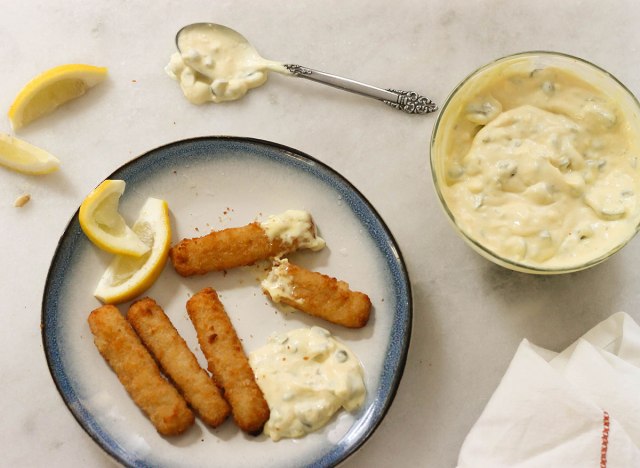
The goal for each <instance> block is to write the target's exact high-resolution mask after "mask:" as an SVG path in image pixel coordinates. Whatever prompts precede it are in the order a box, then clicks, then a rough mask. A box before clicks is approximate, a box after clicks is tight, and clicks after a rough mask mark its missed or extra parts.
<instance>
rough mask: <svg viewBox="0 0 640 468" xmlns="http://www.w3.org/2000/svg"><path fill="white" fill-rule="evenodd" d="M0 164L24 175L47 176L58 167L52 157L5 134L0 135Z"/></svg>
mask: <svg viewBox="0 0 640 468" xmlns="http://www.w3.org/2000/svg"><path fill="white" fill-rule="evenodd" d="M0 164H2V165H3V166H6V167H8V168H9V169H13V170H15V171H19V172H24V173H25V174H48V173H50V172H53V171H56V170H58V167H60V161H58V159H57V158H56V157H54V156H53V155H51V154H49V153H47V152H46V151H45V150H43V149H40V148H38V147H37V146H33V145H32V144H31V143H27V142H26V141H24V140H20V139H18V138H16V137H14V136H11V135H7V134H6V133H0Z"/></svg>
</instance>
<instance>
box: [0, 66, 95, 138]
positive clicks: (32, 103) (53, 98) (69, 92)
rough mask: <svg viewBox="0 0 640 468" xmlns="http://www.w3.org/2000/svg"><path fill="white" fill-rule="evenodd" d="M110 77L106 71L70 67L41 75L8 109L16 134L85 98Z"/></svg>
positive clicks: (25, 88)
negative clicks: (70, 103) (90, 90)
mask: <svg viewBox="0 0 640 468" xmlns="http://www.w3.org/2000/svg"><path fill="white" fill-rule="evenodd" d="M106 76H107V69H106V68H104V67H94V66H93V65H82V64H68V65H60V66H59V67H55V68H52V69H50V70H47V71H45V72H44V73H41V74H40V75H38V76H36V77H35V78H34V79H32V80H31V81H29V82H28V83H27V84H26V85H25V86H24V88H22V90H21V91H20V92H19V93H18V95H17V96H16V98H15V99H14V101H13V104H11V107H10V108H9V120H10V121H11V126H12V127H13V129H14V130H18V129H19V128H22V127H24V126H25V125H27V124H29V123H30V122H33V121H34V120H36V119H37V118H39V117H41V116H43V115H45V114H48V113H49V112H52V111H53V110H55V109H56V108H57V107H59V106H60V105H62V104H64V103H65V102H67V101H70V100H71V99H75V98H77V97H79V96H82V95H83V94H84V93H86V92H87V90H88V89H89V88H92V87H94V86H95V85H97V84H98V83H100V82H101V81H103V80H104V79H105V78H106Z"/></svg>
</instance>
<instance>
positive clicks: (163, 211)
mask: <svg viewBox="0 0 640 468" xmlns="http://www.w3.org/2000/svg"><path fill="white" fill-rule="evenodd" d="M133 231H134V232H135V233H136V234H137V235H138V236H139V237H140V238H141V239H142V240H143V241H144V242H145V244H146V245H147V246H149V248H150V251H149V252H148V253H146V254H145V255H143V256H142V257H137V258H136V257H131V256H127V255H117V256H115V257H114V259H113V260H112V261H111V263H110V264H109V266H108V267H107V269H106V270H105V272H104V274H103V275H102V277H101V278H100V281H99V282H98V286H97V287H96V289H95V291H94V295H95V296H96V297H97V298H98V299H99V300H100V301H102V302H103V303H105V304H118V303H121V302H126V301H128V300H131V299H133V298H135V297H136V296H139V295H140V294H142V293H143V292H145V291H146V290H147V289H149V288H150V287H151V285H153V283H155V281H156V280H157V279H158V276H160V273H162V270H163V269H164V266H165V264H166V262H167V258H168V256H169V247H170V245H171V225H170V222H169V207H168V205H167V202H166V201H164V200H159V199H157V198H148V199H147V201H146V202H145V204H144V205H143V207H142V209H141V210H140V214H139V216H138V219H137V220H136V222H135V223H134V225H133Z"/></svg>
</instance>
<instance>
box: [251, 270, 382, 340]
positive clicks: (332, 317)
mask: <svg viewBox="0 0 640 468" xmlns="http://www.w3.org/2000/svg"><path fill="white" fill-rule="evenodd" d="M261 286H262V290H263V291H264V292H265V294H266V295H267V296H269V297H270V298H271V300H272V301H274V302H282V303H283V304H287V305H289V306H291V307H293V308H295V309H298V310H300V311H302V312H305V313H307V314H309V315H313V316H315V317H319V318H322V319H324V320H328V321H329V322H332V323H336V324H338V325H343V326H345V327H349V328H361V327H364V326H365V325H366V324H367V322H368V321H369V314H370V312H371V300H370V299H369V296H367V295H366V294H364V293H361V292H357V291H351V290H350V289H349V285H348V284H347V283H345V282H344V281H340V280H337V279H336V278H332V277H330V276H327V275H323V274H321V273H318V272H315V271H309V270H306V269H304V268H302V267H299V266H297V265H294V264H293V263H289V261H288V260H287V259H282V260H278V261H276V262H274V265H273V267H272V269H271V271H270V272H269V274H268V275H267V277H266V278H265V279H264V280H263V281H262V283H261Z"/></svg>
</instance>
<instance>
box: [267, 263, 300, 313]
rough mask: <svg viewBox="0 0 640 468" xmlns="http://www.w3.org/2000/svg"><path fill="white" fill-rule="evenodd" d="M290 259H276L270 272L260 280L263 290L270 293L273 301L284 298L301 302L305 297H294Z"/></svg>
mask: <svg viewBox="0 0 640 468" xmlns="http://www.w3.org/2000/svg"><path fill="white" fill-rule="evenodd" d="M288 269H289V260H287V259H286V258H282V259H276V260H275V261H274V262H273V267H272V268H271V270H269V274H268V275H267V277H266V278H265V279H263V280H262V281H261V282H260V286H261V287H262V290H263V291H265V292H267V293H269V297H270V298H271V300H272V301H273V302H280V301H281V300H282V298H287V299H291V300H293V301H295V302H301V301H303V300H304V299H301V298H294V294H293V284H292V281H291V276H289V274H288Z"/></svg>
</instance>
